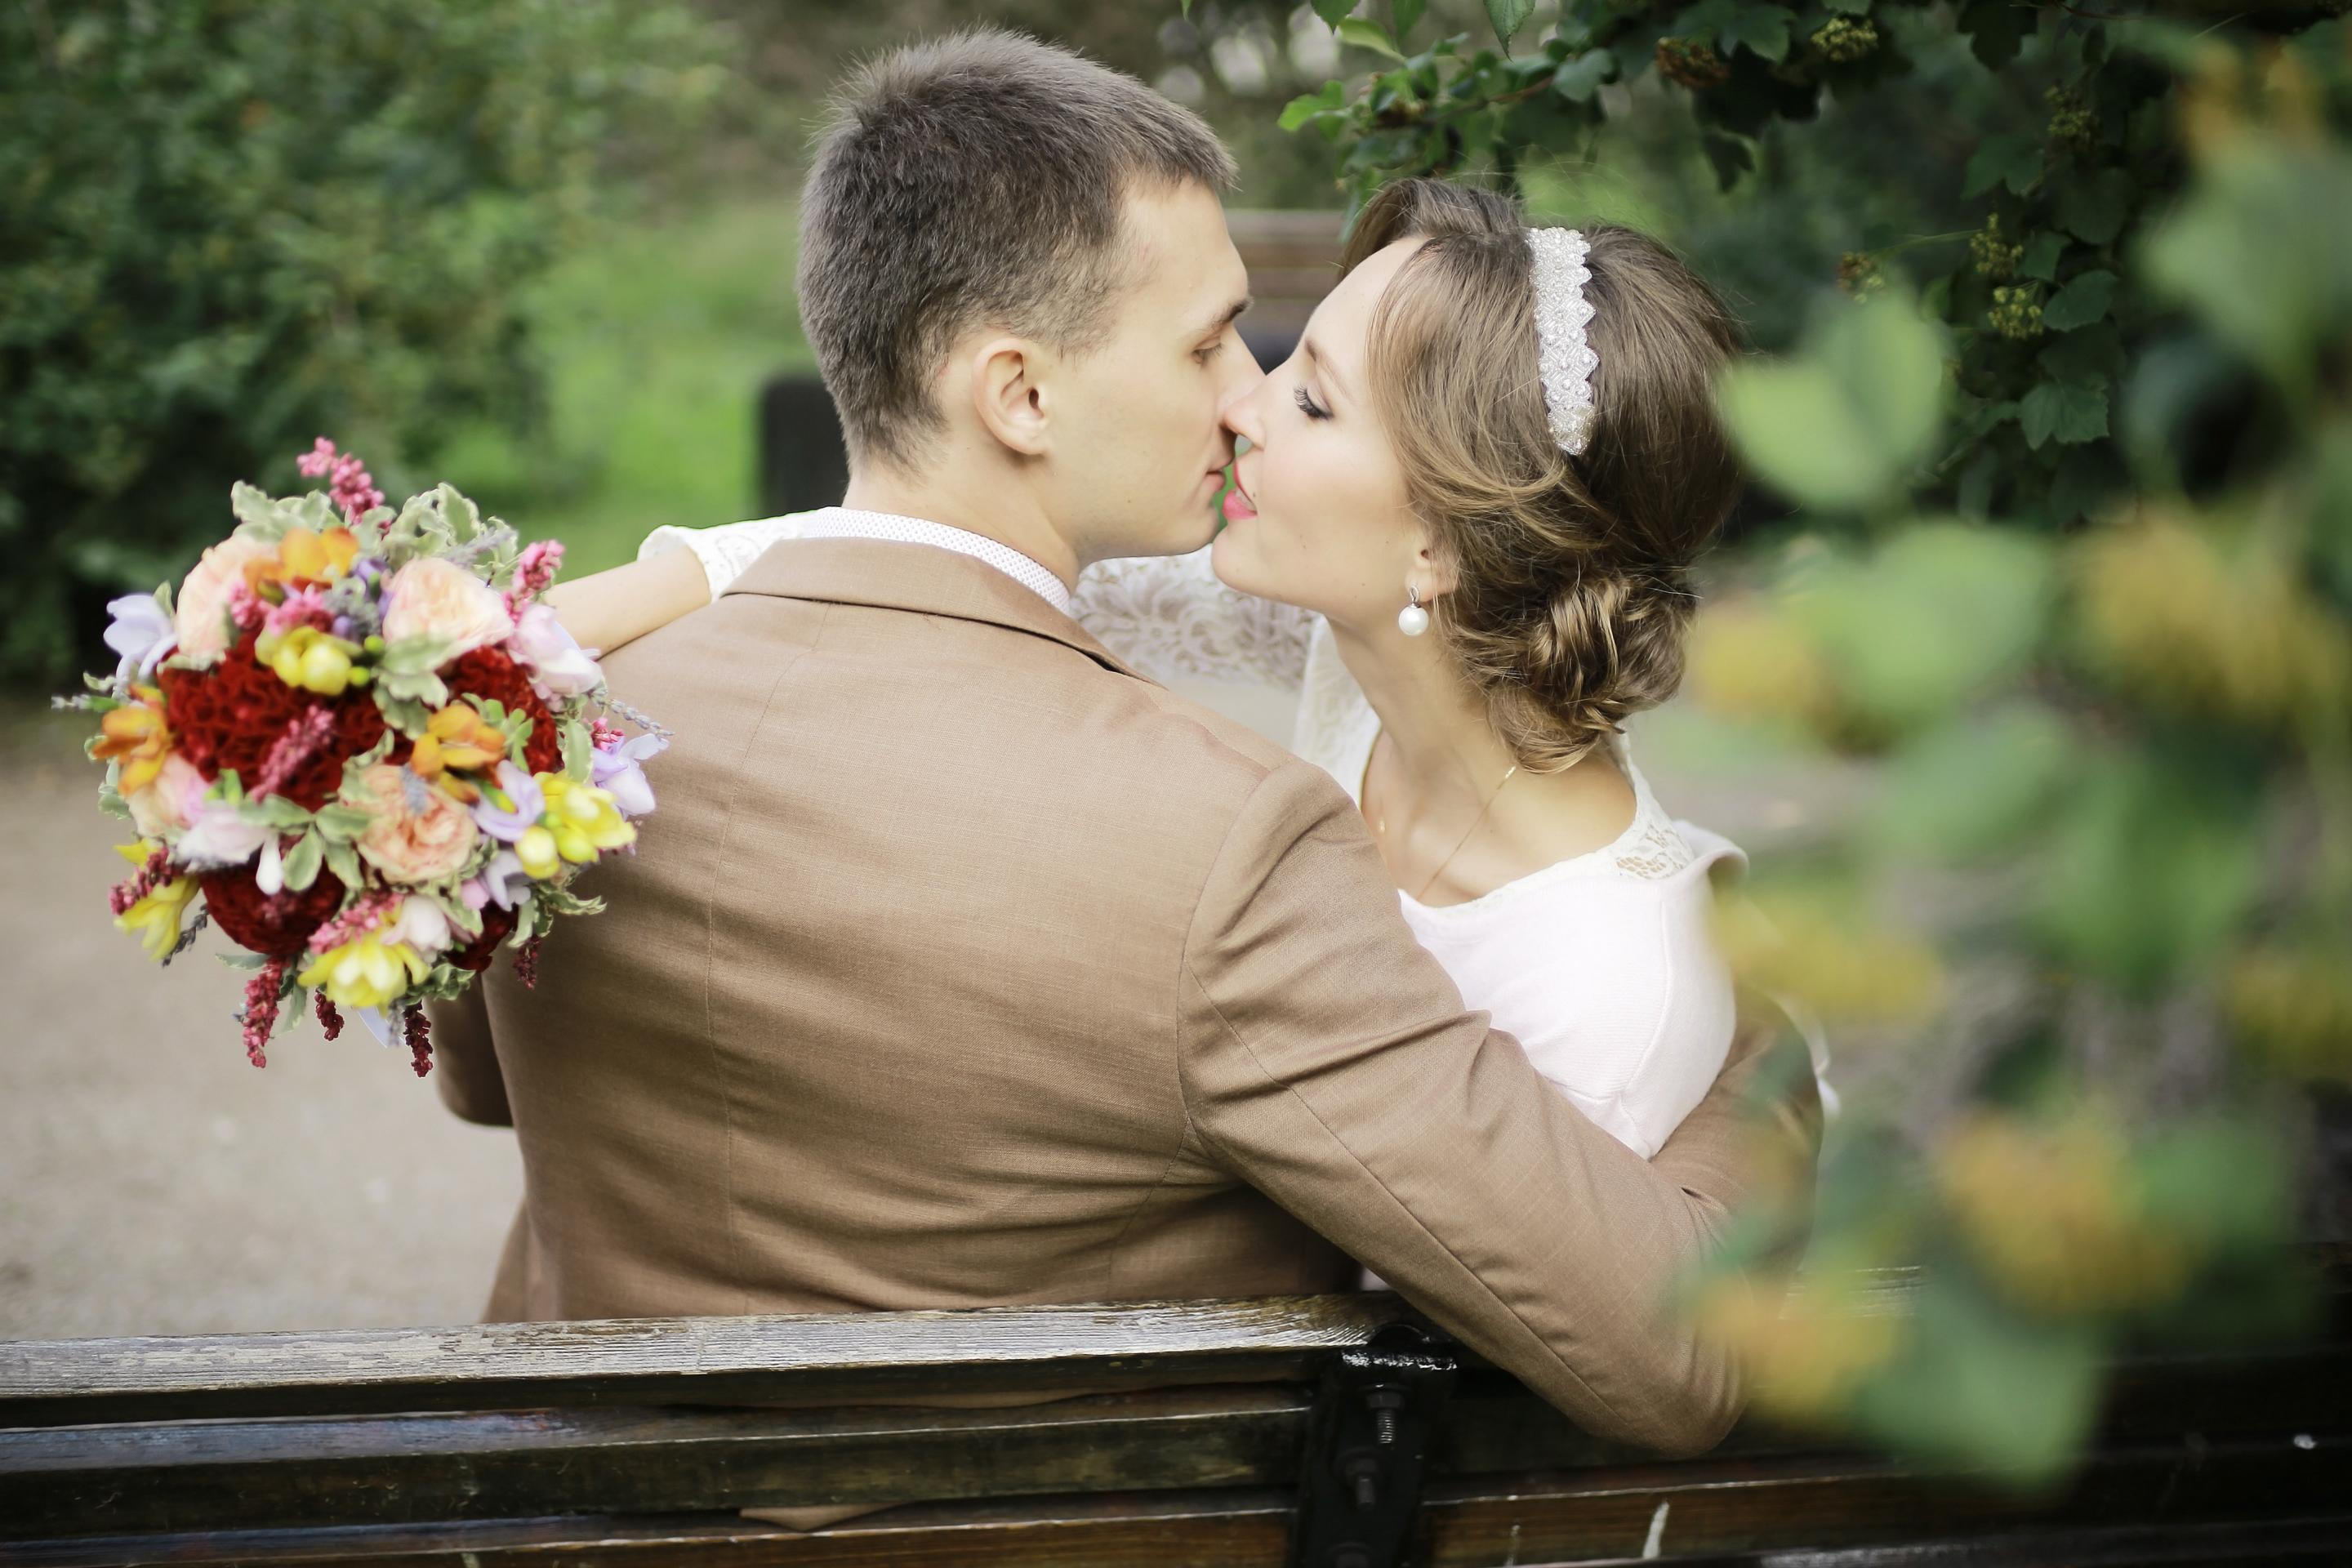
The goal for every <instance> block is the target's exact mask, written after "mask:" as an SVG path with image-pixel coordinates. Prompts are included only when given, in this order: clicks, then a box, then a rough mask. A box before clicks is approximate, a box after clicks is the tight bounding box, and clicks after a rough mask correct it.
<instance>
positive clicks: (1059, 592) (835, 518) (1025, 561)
mask: <svg viewBox="0 0 2352 1568" xmlns="http://www.w3.org/2000/svg"><path fill="white" fill-rule="evenodd" d="M800 537H801V538H803V539H881V540H887V541H890V542H894V543H899V544H928V545H929V546H930V547H931V548H932V549H934V550H952V551H954V552H956V553H957V554H958V555H969V556H971V558H972V559H973V560H975V561H981V562H985V563H987V564H989V565H991V566H993V567H995V568H996V569H997V570H998V571H999V572H1002V573H1003V574H1005V575H1006V576H1007V577H1010V578H1012V579H1013V581H1014V582H1016V583H1018V584H1021V585H1022V586H1023V587H1024V588H1026V589H1028V590H1029V591H1030V592H1031V593H1033V594H1034V595H1037V596H1038V597H1039V598H1041V599H1043V600H1045V602H1046V603H1047V604H1049V605H1053V606H1054V608H1055V609H1057V610H1059V611H1061V612H1062V614H1064V615H1068V614H1069V613H1070V590H1069V588H1068V586H1067V585H1066V584H1064V583H1063V581H1062V580H1061V579H1060V578H1059V577H1056V576H1055V575H1054V574H1052V573H1051V572H1048V571H1046V570H1045V568H1044V567H1043V566H1040V565H1038V564H1037V563H1035V562H1034V561H1032V560H1030V559H1029V557H1027V556H1026V555H1024V554H1022V553H1021V552H1019V551H1018V550H1015V549H1013V547H1012V546H1011V545H1009V544H999V543H998V542H996V541H995V540H993V539H987V538H983V537H982V535H980V534H977V533H971V532H968V531H965V530H963V529H961V528H950V527H949V526H948V525H947V524H946V523H943V522H928V521H924V520H923V519H921V518H919V517H893V516H892V515H890V514H889V513H888V512H883V511H853V510H850V509H849V508H847V507H841V506H829V507H826V508H824V510H821V511H813V512H811V513H809V514H808V521H805V522H804V523H803V524H802V525H801V531H800Z"/></svg>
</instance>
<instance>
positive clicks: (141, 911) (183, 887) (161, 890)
mask: <svg viewBox="0 0 2352 1568" xmlns="http://www.w3.org/2000/svg"><path fill="white" fill-rule="evenodd" d="M125 858H129V857H127V856H126V857H125ZM139 858H140V859H141V860H142V862H143V861H144V860H145V859H146V856H145V855H144V854H143V853H142V855H141V856H140V857H139ZM195 896H196V879H194V877H174V878H173V879H172V880H170V881H168V882H162V883H158V884H157V885H156V887H155V889H153V890H152V892H150V893H148V894H147V896H146V897H145V898H142V899H141V900H139V901H138V902H137V903H135V904H133V905H131V907H130V908H129V909H127V910H123V911H122V913H121V914H119V915H117V916H115V918H114V929H115V930H117V931H128V932H130V933H131V934H132V935H134V936H136V937H138V938H139V940H140V941H141V942H142V943H143V944H145V946H146V949H147V956H148V957H150V958H152V959H153V960H154V961H155V962H156V963H163V960H165V959H167V958H169V957H171V956H172V950H173V948H175V947H177V946H179V945H180V921H181V920H182V919H183V918H184V916H185V915H186V914H187V912H188V900H191V899H193V898H194V897H195Z"/></svg>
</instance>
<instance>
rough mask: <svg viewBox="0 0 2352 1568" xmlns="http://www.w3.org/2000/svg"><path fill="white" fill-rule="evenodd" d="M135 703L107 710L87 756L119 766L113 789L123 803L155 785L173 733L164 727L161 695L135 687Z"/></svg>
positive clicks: (148, 688) (147, 687)
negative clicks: (98, 735) (96, 742)
mask: <svg viewBox="0 0 2352 1568" xmlns="http://www.w3.org/2000/svg"><path fill="white" fill-rule="evenodd" d="M131 695H132V696H134V697H136V698H137V699H138V700H137V701H135V702H126V703H124V704H123V705H122V706H121V707H120V708H110V709H109V710H107V711H106V712H105V714H104V715H102V716H101V717H100V719H99V721H98V727H99V729H100V731H101V736H100V741H99V742H98V744H97V745H96V746H95V747H93V748H91V751H90V755H92V756H94V757H98V758H100V759H101V760H104V761H109V762H119V763H121V764H122V776H121V778H120V779H119V780H118V781H117V782H116V784H115V786H114V787H115V789H116V791H117V792H118V793H120V794H121V795H123V796H124V797H125V798H126V799H127V798H129V797H130V796H131V795H137V794H138V793H139V792H140V791H141V790H142V789H145V788H146V787H147V786H148V785H149V784H152V783H154V782H155V775H156V774H157V773H162V772H163V758H164V757H165V755H166V754H168V753H169V752H170V751H171V749H172V731H170V730H168V729H166V728H165V727H164V724H163V693H162V692H161V691H158V690H157V689H154V688H153V687H152V686H135V687H133V688H131Z"/></svg>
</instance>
